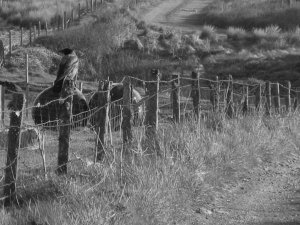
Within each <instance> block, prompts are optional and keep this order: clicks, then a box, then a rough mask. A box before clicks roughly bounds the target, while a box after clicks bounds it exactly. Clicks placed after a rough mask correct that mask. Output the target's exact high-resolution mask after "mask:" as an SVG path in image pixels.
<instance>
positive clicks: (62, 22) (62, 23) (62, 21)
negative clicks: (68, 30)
mask: <svg viewBox="0 0 300 225" xmlns="http://www.w3.org/2000/svg"><path fill="white" fill-rule="evenodd" d="M61 27H62V30H64V29H65V11H64V14H63V15H62V17H61Z"/></svg>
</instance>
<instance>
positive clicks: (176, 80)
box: [171, 74, 180, 122]
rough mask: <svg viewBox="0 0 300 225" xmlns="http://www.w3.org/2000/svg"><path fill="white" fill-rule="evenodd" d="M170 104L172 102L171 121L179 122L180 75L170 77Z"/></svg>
mask: <svg viewBox="0 0 300 225" xmlns="http://www.w3.org/2000/svg"><path fill="white" fill-rule="evenodd" d="M171 85H172V87H171V97H172V98H171V102H172V110H173V120H174V121H175V122H180V97H179V96H180V90H179V87H180V75H179V74H173V75H172V83H171Z"/></svg>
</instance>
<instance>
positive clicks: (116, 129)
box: [0, 72, 300, 206]
mask: <svg viewBox="0 0 300 225" xmlns="http://www.w3.org/2000/svg"><path fill="white" fill-rule="evenodd" d="M81 86H82V85H81ZM115 86H116V84H114V83H112V82H109V81H101V82H99V87H98V90H92V91H90V92H86V93H85V98H86V99H87V100H88V101H89V106H90V108H89V109H87V110H84V111H81V112H79V113H77V114H74V113H73V107H75V106H74V101H75V98H76V93H75V92H74V90H75V84H74V82H72V81H68V80H67V81H66V82H65V83H64V86H63V89H62V91H61V93H60V96H59V98H57V99H54V100H52V101H51V102H47V103H45V104H36V105H32V103H28V101H27V103H26V100H28V99H27V98H28V97H27V96H28V90H30V88H32V87H34V88H37V87H40V85H38V84H32V85H31V84H30V85H29V84H27V85H26V87H27V88H25V89H26V91H25V92H24V91H20V90H21V89H16V88H12V85H8V84H3V86H1V91H0V93H1V97H0V99H1V101H0V103H1V106H0V108H1V130H0V135H1V138H0V154H1V156H0V190H2V191H3V192H2V193H1V195H0V199H1V200H3V201H4V205H6V206H8V205H10V204H11V203H12V202H15V201H18V199H19V198H22V196H24V195H26V190H31V189H34V188H35V184H36V183H37V182H38V181H40V180H47V178H48V177H49V176H52V175H53V174H54V173H56V174H57V175H66V174H69V175H72V173H74V172H75V171H77V170H78V168H79V169H80V168H81V169H82V170H84V168H85V167H87V166H89V165H92V164H94V163H96V162H103V160H104V161H105V160H108V161H109V160H110V161H111V162H115V158H114V157H115V155H116V153H117V152H123V153H124V155H128V154H129V153H130V154H131V153H134V154H143V155H148V154H155V155H158V156H162V155H164V153H163V152H162V150H161V146H160V145H159V137H158V136H159V133H158V128H159V129H160V130H161V129H168V124H170V123H178V122H183V121H185V120H197V121H200V122H201V121H205V118H208V117H209V116H212V115H213V114H214V113H210V112H215V114H219V115H222V116H227V117H229V118H234V117H236V116H240V115H243V114H250V113H252V112H256V111H263V112H264V113H266V114H267V115H273V114H283V113H292V112H293V110H296V109H297V108H298V106H299V98H300V90H299V89H292V88H291V84H290V82H287V83H286V84H279V83H271V82H266V83H258V84H248V83H243V82H241V81H235V80H233V79H232V77H231V76H229V77H228V79H226V80H221V79H219V78H218V77H216V78H215V79H213V80H210V79H206V78H203V77H201V76H200V73H197V72H192V73H191V76H182V75H180V74H173V75H172V79H171V80H168V81H163V80H160V76H159V75H157V74H149V76H148V77H147V79H145V80H141V79H137V78H134V77H130V76H127V77H125V78H124V80H123V82H122V86H123V97H122V98H121V99H117V100H113V98H112V97H113V95H112V93H113V92H114V87H115ZM48 87H49V86H48ZM18 90H19V91H18ZM137 90H138V92H139V93H141V98H138V95H136V91H137ZM5 100H6V101H9V103H8V104H7V102H6V101H5ZM6 105H7V107H6ZM51 107H52V108H53V107H54V108H55V113H56V114H55V115H56V117H55V119H53V120H48V121H46V122H41V123H38V124H35V123H34V122H33V121H32V120H31V119H30V116H29V115H28V114H30V112H31V111H32V110H34V109H39V110H40V112H42V109H43V110H44V112H50V111H51V110H52V109H51ZM26 112H29V113H26ZM203 118H204V119H203Z"/></svg>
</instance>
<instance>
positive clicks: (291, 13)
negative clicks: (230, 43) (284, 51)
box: [193, 0, 300, 30]
mask: <svg viewBox="0 0 300 225" xmlns="http://www.w3.org/2000/svg"><path fill="white" fill-rule="evenodd" d="M288 3H289V1H269V0H250V1H247V0H230V1H227V0H215V1H213V3H212V4H211V5H209V6H208V7H207V8H206V9H205V10H204V11H203V12H201V13H200V14H198V15H195V16H193V17H195V21H197V22H195V23H198V24H211V25H214V26H216V27H219V28H227V27H229V26H236V27H243V28H245V29H252V28H253V27H266V26H269V25H272V24H275V25H278V26H279V27H281V28H282V29H286V30H288V29H293V28H295V26H298V25H299V21H300V4H299V3H298V2H296V1H294V4H293V5H291V6H290V5H289V4H288Z"/></svg>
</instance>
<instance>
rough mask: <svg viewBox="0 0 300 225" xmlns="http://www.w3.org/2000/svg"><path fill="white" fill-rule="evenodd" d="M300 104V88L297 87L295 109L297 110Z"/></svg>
mask: <svg viewBox="0 0 300 225" xmlns="http://www.w3.org/2000/svg"><path fill="white" fill-rule="evenodd" d="M299 105H300V88H296V105H295V110H297V108H298V107H299Z"/></svg>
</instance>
